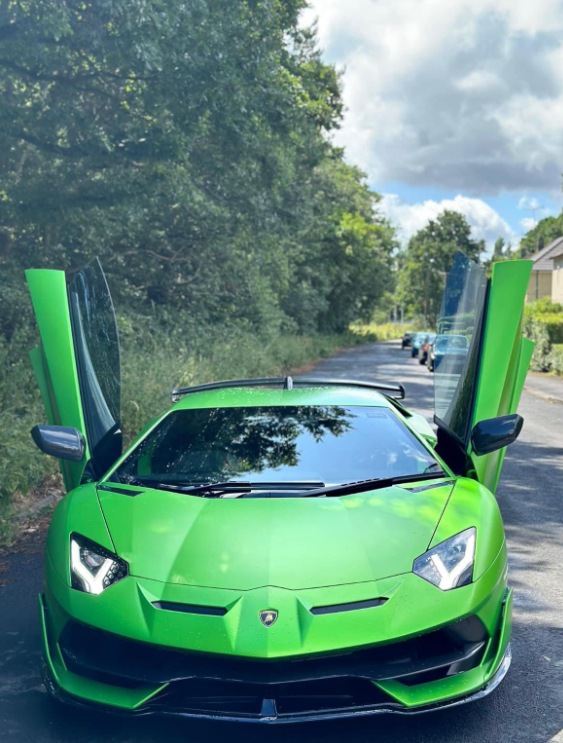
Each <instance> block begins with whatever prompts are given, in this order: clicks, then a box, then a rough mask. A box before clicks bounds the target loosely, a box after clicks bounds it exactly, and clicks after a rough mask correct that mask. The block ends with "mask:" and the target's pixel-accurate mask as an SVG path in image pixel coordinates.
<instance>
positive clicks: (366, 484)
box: [303, 470, 448, 498]
mask: <svg viewBox="0 0 563 743" xmlns="http://www.w3.org/2000/svg"><path fill="white" fill-rule="evenodd" d="M441 477H448V473H447V472H444V470H442V471H441V472H423V473H421V474H419V475H416V474H413V475H397V476H396V477H374V478H372V479H371V480H358V481H357V482H345V483H343V484H342V485H329V486H328V487H326V488H318V490H311V491H310V492H308V493H305V494H304V495H303V498H314V497H316V496H321V495H324V496H326V497H327V498H328V497H333V496H339V495H353V494H354V493H364V492H365V491H366V490H381V489H382V488H389V487H391V485H400V484H401V483H404V482H418V481H420V480H436V479H438V478H441Z"/></svg>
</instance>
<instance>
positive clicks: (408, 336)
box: [401, 330, 415, 348]
mask: <svg viewBox="0 0 563 743" xmlns="http://www.w3.org/2000/svg"><path fill="white" fill-rule="evenodd" d="M414 335H415V333H414V332H413V331H412V330H407V332H406V333H405V334H404V335H403V338H402V341H401V348H408V347H409V346H412V339H413V336H414Z"/></svg>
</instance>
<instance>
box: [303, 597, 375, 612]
mask: <svg viewBox="0 0 563 743" xmlns="http://www.w3.org/2000/svg"><path fill="white" fill-rule="evenodd" d="M386 601H387V599H367V601H353V602H351V603H350V604H334V605H333V606H315V607H313V608H312V609H311V614H337V613H338V612H341V611H356V610H357V609H371V608H372V607H374V606H382V605H383V604H384V603H385V602H386Z"/></svg>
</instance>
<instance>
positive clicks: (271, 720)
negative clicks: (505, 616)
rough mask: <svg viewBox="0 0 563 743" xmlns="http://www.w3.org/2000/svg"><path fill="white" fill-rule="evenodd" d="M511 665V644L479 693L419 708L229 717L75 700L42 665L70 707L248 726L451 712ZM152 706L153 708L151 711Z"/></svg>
mask: <svg viewBox="0 0 563 743" xmlns="http://www.w3.org/2000/svg"><path fill="white" fill-rule="evenodd" d="M511 662H512V650H511V646H510V644H509V645H508V647H507V648H506V652H505V654H504V657H503V659H502V661H501V663H500V665H499V667H498V669H497V671H496V673H495V674H494V676H493V677H492V678H491V679H490V680H489V681H488V682H487V684H485V686H483V687H482V688H481V689H479V690H478V691H476V692H473V693H472V694H468V695H466V696H463V697H457V698H454V699H450V700H446V701H443V702H438V703H435V704H427V705H424V706H420V707H405V706H403V705H401V704H399V703H393V702H390V703H389V704H385V705H377V706H373V707H353V708H346V709H335V710H330V711H326V712H315V711H312V712H305V713H299V714H292V715H276V714H273V715H270V716H268V715H267V714H266V715H261V716H257V715H254V716H253V715H240V716H234V715H228V714H225V715H223V714H212V713H199V712H185V711H182V710H177V711H176V710H170V711H168V710H164V709H162V708H154V705H151V703H150V702H149V703H147V704H146V705H145V706H143V707H142V708H139V709H137V710H132V711H130V710H127V711H124V710H119V709H117V708H115V707H107V706H104V705H100V704H96V703H95V702H88V701H85V700H83V699H80V698H79V697H75V696H73V695H71V694H68V693H67V692H63V691H62V690H61V689H60V688H59V687H58V686H57V684H56V682H55V681H54V679H53V678H52V677H51V675H50V673H49V670H48V667H47V666H46V665H44V666H43V680H44V683H45V686H46V687H47V691H48V692H49V693H50V694H51V695H52V696H54V697H55V698H56V699H58V700H59V701H61V702H64V703H66V704H71V705H73V706H76V707H80V708H85V709H103V710H104V711H106V712H107V713H108V714H113V715H118V716H134V717H143V716H147V715H155V714H156V715H163V716H167V717H182V718H186V719H199V720H215V721H222V722H246V723H259V724H267V725H268V724H270V725H272V724H274V725H278V724H283V723H295V722H319V721H321V720H329V719H344V718H349V717H356V718H357V717H364V716H368V715H377V714H399V715H419V714H424V713H426V712H434V711H437V710H441V709H448V708H450V707H458V706H460V705H462V704H468V703H469V702H477V701H479V700H480V699H484V698H485V697H487V696H488V695H489V694H491V693H492V692H493V691H494V690H495V689H496V688H497V687H498V686H499V685H500V683H501V682H502V681H503V679H504V677H505V676H506V674H507V673H508V669H509V668H510V664H511ZM151 707H152V708H151Z"/></svg>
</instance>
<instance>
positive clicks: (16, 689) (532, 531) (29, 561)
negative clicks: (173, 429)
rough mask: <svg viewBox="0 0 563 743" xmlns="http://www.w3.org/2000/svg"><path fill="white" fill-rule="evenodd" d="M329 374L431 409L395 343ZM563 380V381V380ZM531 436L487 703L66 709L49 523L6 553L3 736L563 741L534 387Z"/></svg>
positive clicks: (558, 509)
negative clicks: (248, 719) (499, 671)
mask: <svg viewBox="0 0 563 743" xmlns="http://www.w3.org/2000/svg"><path fill="white" fill-rule="evenodd" d="M316 372H317V373H319V374H323V375H326V376H338V377H343V378H353V377H356V378H359V379H366V380H386V381H391V380H393V381H400V382H403V383H404V384H405V386H406V388H407V396H408V399H407V402H408V403H409V405H410V407H412V408H414V409H416V410H418V411H419V412H422V413H424V414H425V415H427V416H428V417H429V418H430V417H431V415H432V375H431V374H429V373H428V371H427V370H426V367H422V366H419V364H418V363H417V362H416V361H413V360H411V359H410V354H409V353H408V352H407V351H405V352H402V351H401V350H400V349H399V347H398V345H397V344H396V343H385V344H374V345H369V346H362V347H359V348H356V349H353V350H350V351H344V352H342V353H340V354H338V355H337V356H335V357H333V358H331V359H327V360H325V361H323V362H321V364H319V365H318V367H317V369H316ZM561 384H562V387H563V382H562V383H561ZM520 412H521V414H522V415H523V416H524V418H525V424H524V430H523V432H522V435H521V438H520V440H519V441H518V442H517V443H516V444H514V445H513V446H512V447H511V449H510V451H509V453H508V455H507V457H506V461H505V467H504V471H503V476H502V480H501V484H500V487H499V491H498V497H499V502H500V506H501V510H502V513H503V517H504V521H505V526H506V533H507V537H508V547H509V559H510V581H511V583H512V585H513V586H514V588H515V615H514V630H513V645H512V647H513V654H514V660H513V665H512V668H511V670H510V672H509V674H508V676H507V678H506V679H505V681H504V682H503V684H502V685H501V687H500V688H499V689H498V690H497V691H496V692H495V693H494V694H492V695H491V696H490V697H488V698H487V699H485V700H483V701H481V702H478V703H476V704H472V705H466V706H463V707H460V708H457V709H450V710H443V711H441V712H435V713H432V714H426V715H420V716H416V717H409V718H402V717H398V716H397V717H395V716H392V715H388V716H374V717H371V718H366V719H363V720H352V721H349V720H348V721H334V722H331V723H330V724H328V723H321V724H319V723H305V724H302V725H294V726H290V727H285V726H279V727H267V728H265V727H263V726H259V725H254V726H246V725H245V726H234V727H233V726H232V725H228V724H226V723H193V722H189V721H188V722H184V721H179V722H178V721H170V720H166V719H157V718H153V719H137V720H132V721H130V720H124V719H122V718H114V717H109V716H105V715H103V714H95V713H84V712H79V711H75V710H73V709H69V708H66V707H64V708H63V707H58V705H56V704H54V703H52V702H51V701H50V700H49V699H48V698H47V696H46V694H45V692H44V690H43V688H42V685H41V682H40V679H39V674H38V668H39V662H40V655H41V650H40V636H39V620H38V611H37V594H38V593H39V592H40V591H41V586H42V550H43V544H44V538H45V531H44V530H38V531H37V532H35V533H34V534H30V535H28V536H26V539H25V540H24V542H23V543H21V544H20V546H19V548H18V549H17V550H16V551H14V552H13V553H12V554H10V555H7V556H4V558H0V586H1V587H0V741H11V742H13V743H66V742H67V741H68V742H69V743H70V742H72V743H98V742H99V743H117V741H119V742H120V743H130V742H131V743H132V742H133V741H135V742H136V743H148V742H149V741H151V742H154V741H162V740H166V741H167V743H176V742H179V741H192V742H193V743H214V742H215V741H218V742H219V741H221V743H222V741H223V740H224V739H225V738H228V739H230V740H232V739H233V738H234V739H235V740H236V741H238V740H243V739H244V741H245V743H255V742H256V743H259V742H260V743H263V741H264V739H265V738H266V739H267V740H268V743H270V741H276V742H277V741H282V740H283V741H287V740H289V741H295V743H301V741H303V743H305V741H307V743H312V742H314V741H323V743H327V742H328V743H329V742H330V741H333V740H334V741H341V740H342V739H345V740H348V741H354V743H356V741H357V742H358V743H364V741H365V743H368V741H369V743H373V741H377V742H378V743H391V742H393V743H403V742H404V743H407V741H408V743H438V742H442V743H445V742H447V743H477V742H478V743H493V742H494V743H499V741H502V742H504V741H507V742H509V743H547V742H548V741H551V742H552V743H555V741H557V743H563V588H562V586H563V579H562V571H563V566H562V565H561V562H562V558H563V546H562V545H563V496H562V475H563V405H557V404H553V403H549V402H547V401H545V400H543V399H542V398H541V397H538V396H535V395H534V396H532V395H530V394H528V393H524V396H523V399H522V402H521V405H520Z"/></svg>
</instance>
